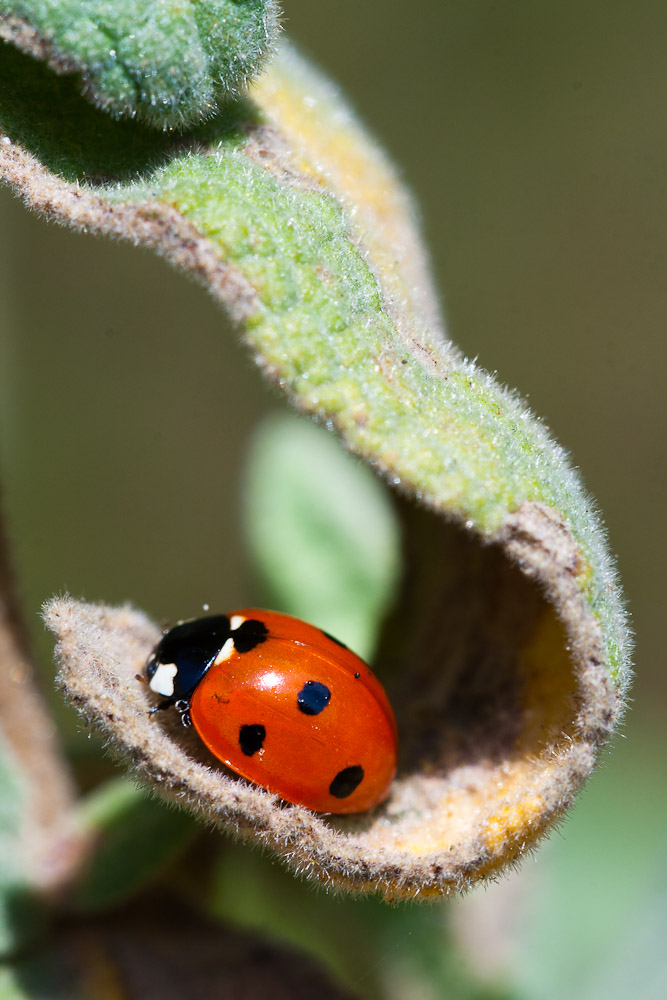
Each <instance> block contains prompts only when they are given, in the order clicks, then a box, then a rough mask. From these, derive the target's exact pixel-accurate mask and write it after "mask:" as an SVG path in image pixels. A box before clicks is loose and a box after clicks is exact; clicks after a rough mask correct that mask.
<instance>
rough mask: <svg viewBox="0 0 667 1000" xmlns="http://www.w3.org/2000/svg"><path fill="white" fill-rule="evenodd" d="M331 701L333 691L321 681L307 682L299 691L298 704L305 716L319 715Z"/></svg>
mask: <svg viewBox="0 0 667 1000" xmlns="http://www.w3.org/2000/svg"><path fill="white" fill-rule="evenodd" d="M330 701H331V691H330V690H329V688H328V687H327V686H326V684H320V682H319V681H306V683H305V684H304V685H303V687H302V688H301V690H300V691H299V693H298V695H297V698H296V703H297V705H298V706H299V711H300V712H303V714H304V715H319V714H320V712H321V711H322V710H323V709H325V708H326V707H327V705H328V704H329V702H330Z"/></svg>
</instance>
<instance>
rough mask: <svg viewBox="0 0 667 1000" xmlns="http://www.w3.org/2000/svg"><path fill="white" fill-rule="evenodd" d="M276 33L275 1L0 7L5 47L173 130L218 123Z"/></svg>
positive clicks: (13, 2) (93, 95)
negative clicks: (217, 115)
mask: <svg viewBox="0 0 667 1000" xmlns="http://www.w3.org/2000/svg"><path fill="white" fill-rule="evenodd" d="M277 30H278V21H277V10H276V5H275V2H274V0H142V2H141V3H137V2H136V0H114V2H113V3H109V2H107V0H0V38H3V37H4V38H6V39H8V40H9V41H11V42H14V43H15V44H16V45H17V46H18V47H19V48H21V49H23V50H24V51H27V52H29V53H31V54H32V55H34V56H36V57H37V58H45V59H46V60H47V61H48V63H49V65H50V66H51V68H52V69H55V70H56V71H57V72H60V73H77V74H78V75H79V76H80V77H81V82H82V89H83V93H84V94H85V96H86V97H88V98H89V99H90V100H92V101H93V102H94V103H95V104H96V105H97V106H98V107H99V108H103V109H104V110H106V111H110V112H111V113H112V114H114V115H124V116H131V117H135V116H136V117H138V118H139V119H141V120H142V121H144V122H146V123H147V124H149V125H151V126H154V127H157V128H165V129H166V128H182V127H185V126H186V125H190V124H192V123H193V122H196V121H200V120H202V119H204V118H210V117H211V116H212V114H214V112H215V111H216V110H217V105H218V103H219V102H221V101H222V100H224V99H225V98H226V97H227V96H228V95H229V94H230V93H232V94H233V93H234V92H236V91H237V89H238V88H239V87H241V86H244V85H245V84H247V82H248V80H249V79H250V78H252V77H253V76H254V74H255V73H256V71H257V69H258V68H259V66H260V64H261V61H262V59H263V58H264V56H265V54H266V52H267V51H268V49H269V47H270V45H271V42H272V40H273V38H274V36H275V35H276V33H277Z"/></svg>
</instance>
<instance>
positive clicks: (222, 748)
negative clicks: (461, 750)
mask: <svg viewBox="0 0 667 1000" xmlns="http://www.w3.org/2000/svg"><path fill="white" fill-rule="evenodd" d="M145 673H146V678H147V680H148V684H149V686H150V688H151V690H152V691H153V692H154V693H156V694H158V695H161V696H162V698H163V700H162V701H161V702H160V704H159V705H158V706H157V708H155V709H153V712H156V711H158V710H160V709H166V708H170V707H172V706H173V707H175V708H176V710H177V711H178V712H179V713H180V715H181V720H182V721H183V723H184V724H185V725H190V724H191V725H192V726H194V728H195V730H196V731H197V733H198V734H199V736H200V737H201V739H202V740H203V742H204V743H205V744H206V746H207V747H208V749H209V750H210V751H211V753H212V754H213V755H214V756H215V757H217V758H218V759H219V760H221V761H222V762H223V763H224V764H226V765H227V766H228V767H230V768H231V769H232V770H233V771H235V772H236V773H237V774H240V775H241V776H242V777H244V778H247V779H249V780H250V781H253V782H255V783H256V784H258V785H261V786H262V787H264V788H267V789H268V790H269V791H271V792H275V793H276V794H277V795H279V796H280V797H281V798H283V799H285V800H287V801H288V802H293V803H297V804H299V805H303V806H306V807H307V808H309V809H313V810H315V811H317V812H325V813H352V812H362V811H364V810H366V809H370V808H372V807H373V806H375V805H377V804H378V803H380V802H382V801H383V799H385V798H386V797H387V795H388V793H389V787H390V785H391V782H392V780H393V777H394V774H395V773H396V756H397V736H396V722H395V720H394V714H393V712H392V709H391V705H390V704H389V700H388V698H387V695H386V694H385V691H384V689H383V687H382V685H381V684H380V682H379V681H378V680H377V678H376V677H375V675H374V674H373V673H372V671H371V670H370V668H369V667H368V666H367V665H366V664H365V663H364V661H363V660H361V659H360V658H359V657H358V656H356V655H355V654H354V653H353V652H352V651H351V650H349V649H348V648H347V646H345V645H343V643H340V642H338V641H337V640H336V639H334V638H333V636H330V635H329V634H328V633H326V632H323V631H322V630H321V629H318V628H316V627H315V626H313V625H308V624H307V623H306V622H303V621H300V620H299V619H298V618H292V617H290V616H289V615H283V614H279V613H277V612H274V611H261V610H258V609H257V608H248V609H245V610H241V611H233V612H231V613H230V614H228V615H210V616H208V617H206V618H198V619H196V620H193V621H186V622H183V623H181V624H179V625H176V626H175V627H174V628H172V629H171V630H170V631H169V632H167V633H166V634H165V635H164V637H163V638H162V639H161V641H160V642H159V643H158V644H157V646H156V647H155V649H154V650H153V652H152V654H151V656H150V658H149V660H148V663H147V665H146V671H145Z"/></svg>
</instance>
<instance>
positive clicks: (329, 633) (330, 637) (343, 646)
mask: <svg viewBox="0 0 667 1000" xmlns="http://www.w3.org/2000/svg"><path fill="white" fill-rule="evenodd" d="M320 632H321V633H322V635H325V636H326V637H327V639H331V641H332V642H335V643H336V645H337V646H341V647H342V648H343V649H349V648H350V647H349V646H346V645H345V643H344V642H341V641H340V639H337V638H336V636H335V635H332V634H331V632H325V631H324V629H323V628H321V629H320Z"/></svg>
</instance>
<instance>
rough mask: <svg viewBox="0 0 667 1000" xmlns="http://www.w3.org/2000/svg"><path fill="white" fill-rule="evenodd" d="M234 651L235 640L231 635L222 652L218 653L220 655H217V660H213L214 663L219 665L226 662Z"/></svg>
mask: <svg viewBox="0 0 667 1000" xmlns="http://www.w3.org/2000/svg"><path fill="white" fill-rule="evenodd" d="M233 652H234V640H233V639H232V637H231V636H230V637H229V639H228V640H227V642H226V643H225V644H224V646H223V647H222V649H221V650H220V652H219V653H218V655H217V656H216V658H215V660H214V661H213V665H214V666H217V665H218V664H219V663H224V661H225V660H228V659H229V657H230V656H231V655H232V653H233Z"/></svg>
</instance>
